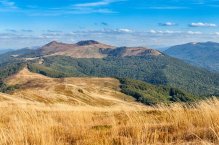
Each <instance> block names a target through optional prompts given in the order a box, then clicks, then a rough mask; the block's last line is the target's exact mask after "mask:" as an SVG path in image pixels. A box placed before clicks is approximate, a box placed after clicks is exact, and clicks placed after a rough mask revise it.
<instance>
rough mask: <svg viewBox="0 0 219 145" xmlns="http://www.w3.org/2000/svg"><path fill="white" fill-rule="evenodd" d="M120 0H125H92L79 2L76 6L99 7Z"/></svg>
mask: <svg viewBox="0 0 219 145" xmlns="http://www.w3.org/2000/svg"><path fill="white" fill-rule="evenodd" d="M120 1H125V0H102V1H97V2H90V3H79V4H75V5H74V6H75V7H98V6H106V5H109V4H111V3H116V2H120Z"/></svg>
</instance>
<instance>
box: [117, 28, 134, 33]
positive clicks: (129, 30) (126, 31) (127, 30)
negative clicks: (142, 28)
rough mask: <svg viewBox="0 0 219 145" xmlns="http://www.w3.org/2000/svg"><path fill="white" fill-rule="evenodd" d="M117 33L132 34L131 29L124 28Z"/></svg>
mask: <svg viewBox="0 0 219 145" xmlns="http://www.w3.org/2000/svg"><path fill="white" fill-rule="evenodd" d="M117 31H118V32H124V33H131V32H133V30H131V29H125V28H121V29H118V30H117Z"/></svg>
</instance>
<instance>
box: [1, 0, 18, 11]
mask: <svg viewBox="0 0 219 145" xmlns="http://www.w3.org/2000/svg"><path fill="white" fill-rule="evenodd" d="M0 5H2V7H3V8H6V9H16V8H17V6H16V4H15V2H13V1H9V0H0Z"/></svg>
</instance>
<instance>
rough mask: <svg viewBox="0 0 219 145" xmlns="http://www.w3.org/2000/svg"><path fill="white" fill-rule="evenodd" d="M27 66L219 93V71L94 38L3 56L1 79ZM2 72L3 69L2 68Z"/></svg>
mask: <svg viewBox="0 0 219 145" xmlns="http://www.w3.org/2000/svg"><path fill="white" fill-rule="evenodd" d="M21 65H26V66H28V68H29V69H30V70H31V71H32V72H37V73H40V74H43V75H46V76H50V77H57V78H62V77H81V76H86V77H117V78H130V79H136V80H142V81H145V82H148V83H151V84H154V85H167V86H170V87H173V88H177V89H180V90H182V91H184V92H188V93H192V94H194V95H206V96H211V95H218V94H219V74H218V73H212V72H209V71H207V70H205V69H200V68H196V67H194V66H191V65H189V64H187V63H185V62H183V61H181V60H179V59H175V58H172V57H169V56H168V55H166V54H164V53H161V52H160V51H157V50H154V49H150V48H146V47H115V46H110V45H106V44H102V43H100V42H97V41H94V40H86V41H80V42H78V43H75V44H65V43H60V42H56V41H52V42H50V43H48V44H46V45H44V46H42V47H40V48H38V49H21V50H16V51H13V52H9V53H6V54H3V55H0V68H2V71H3V72H0V78H2V79H4V78H6V77H7V76H10V75H11V74H13V73H15V72H16V71H17V70H19V69H20V68H21V67H20V66H21ZM0 71H1V69H0Z"/></svg>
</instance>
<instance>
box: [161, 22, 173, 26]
mask: <svg viewBox="0 0 219 145" xmlns="http://www.w3.org/2000/svg"><path fill="white" fill-rule="evenodd" d="M159 25H160V26H176V25H177V24H176V23H173V22H165V23H159Z"/></svg>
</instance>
